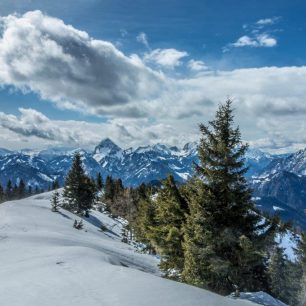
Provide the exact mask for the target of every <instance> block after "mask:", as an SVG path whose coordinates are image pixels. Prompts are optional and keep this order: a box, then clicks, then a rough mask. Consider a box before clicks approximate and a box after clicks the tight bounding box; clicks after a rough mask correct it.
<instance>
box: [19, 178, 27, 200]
mask: <svg viewBox="0 0 306 306" xmlns="http://www.w3.org/2000/svg"><path fill="white" fill-rule="evenodd" d="M25 196H26V185H25V183H24V181H23V179H21V180H20V182H19V185H18V190H17V198H18V199H22V198H24V197H25Z"/></svg>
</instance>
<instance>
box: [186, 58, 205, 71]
mask: <svg viewBox="0 0 306 306" xmlns="http://www.w3.org/2000/svg"><path fill="white" fill-rule="evenodd" d="M188 68H189V69H190V70H193V71H203V70H207V69H208V67H207V66H206V64H205V63H204V62H203V61H196V60H193V59H191V60H190V61H189V62H188Z"/></svg>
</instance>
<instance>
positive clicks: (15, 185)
mask: <svg viewBox="0 0 306 306" xmlns="http://www.w3.org/2000/svg"><path fill="white" fill-rule="evenodd" d="M12 199H18V186H17V184H14V187H13V191H12Z"/></svg>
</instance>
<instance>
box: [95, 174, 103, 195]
mask: <svg viewBox="0 0 306 306" xmlns="http://www.w3.org/2000/svg"><path fill="white" fill-rule="evenodd" d="M96 185H97V189H98V190H99V191H101V190H102V189H103V179H102V175H101V173H100V172H99V173H98V174H97V179H96Z"/></svg>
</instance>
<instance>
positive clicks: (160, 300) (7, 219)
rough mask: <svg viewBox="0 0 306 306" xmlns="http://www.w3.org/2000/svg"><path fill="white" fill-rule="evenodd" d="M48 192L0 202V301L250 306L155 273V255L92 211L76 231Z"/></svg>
mask: <svg viewBox="0 0 306 306" xmlns="http://www.w3.org/2000/svg"><path fill="white" fill-rule="evenodd" d="M50 196H51V194H50V193H45V194H40V195H36V196H33V197H30V198H28V199H24V200H19V201H11V202H6V203H3V204H1V205H0V220H1V221H0V222H1V223H0V250H1V251H0V283H1V286H0V305H1V306H21V305H22V306H51V305H57V306H64V305H65V306H68V305H69V306H71V305H78V306H83V305H84V306H85V305H86V306H96V305H103V306H117V305H118V306H119V305H120V306H125V305H127V306H129V305H131V306H132V305H133V306H138V305H139V306H142V305H146V306H157V305H158V306H171V305H173V306H180V305H186V306H193V305H196V306H199V305H203V306H247V305H249V306H250V305H255V304H253V303H251V302H249V301H238V300H232V299H229V298H226V297H221V296H219V295H216V294H214V293H211V292H208V291H205V290H202V289H199V288H195V287H191V286H188V285H184V284H180V283H176V282H173V281H170V280H166V279H163V278H161V277H159V276H158V275H159V271H158V268H157V259H156V258H154V257H152V256H149V255H144V254H139V253H137V252H135V250H134V249H133V248H132V247H131V246H129V245H127V244H124V243H122V242H120V237H118V230H120V224H116V222H115V221H114V220H112V219H110V218H108V217H107V216H105V215H103V214H101V213H98V212H94V213H93V214H92V215H91V217H90V219H89V221H90V222H91V223H89V222H87V221H84V229H83V230H76V229H74V228H73V227H72V224H73V222H74V219H75V218H76V217H75V215H73V214H71V213H69V212H67V211H65V210H61V212H60V213H53V212H51V211H50V207H49V206H50V205H49V200H50ZM101 224H104V225H106V226H107V227H108V228H109V231H106V232H102V231H100V230H99V226H100V225H101Z"/></svg>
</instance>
